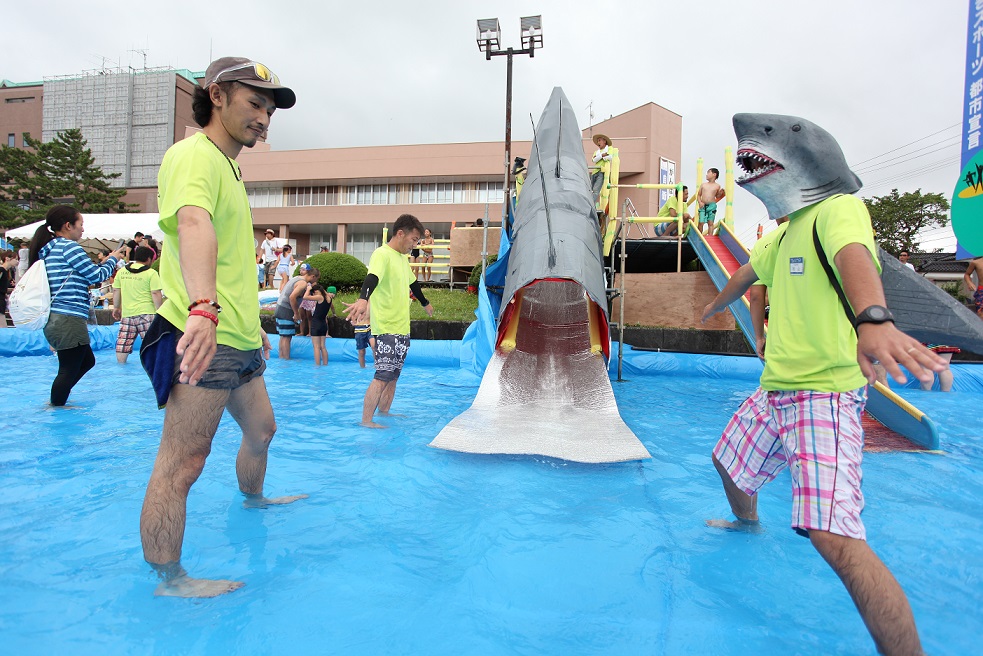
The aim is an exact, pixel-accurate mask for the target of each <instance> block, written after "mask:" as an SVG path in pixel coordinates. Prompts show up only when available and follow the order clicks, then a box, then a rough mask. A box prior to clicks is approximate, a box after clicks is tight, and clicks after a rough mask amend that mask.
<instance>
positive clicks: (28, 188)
mask: <svg viewBox="0 0 983 656" xmlns="http://www.w3.org/2000/svg"><path fill="white" fill-rule="evenodd" d="M39 166H40V158H39V157H38V156H37V154H36V153H34V152H32V151H29V150H23V149H21V148H9V147H7V146H0V226H2V227H4V228H14V227H17V226H19V225H24V224H27V223H32V222H34V221H38V220H40V219H43V218H44V213H45V211H47V208H48V207H50V206H51V205H53V204H54V200H53V196H52V194H51V185H50V184H49V180H48V178H47V177H45V175H44V174H43V172H42V171H41V170H40V168H39Z"/></svg>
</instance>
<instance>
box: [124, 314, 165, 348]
mask: <svg viewBox="0 0 983 656" xmlns="http://www.w3.org/2000/svg"><path fill="white" fill-rule="evenodd" d="M156 316H157V315H156V314H134V315H133V316H132V317H123V318H122V319H120V320H119V335H117V337H116V352H117V353H132V352H133V342H134V341H136V338H137V336H140V337H143V336H144V335H146V334H147V329H148V328H150V324H152V323H153V322H154V317H156Z"/></svg>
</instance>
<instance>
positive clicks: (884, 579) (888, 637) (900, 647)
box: [809, 531, 922, 654]
mask: <svg viewBox="0 0 983 656" xmlns="http://www.w3.org/2000/svg"><path fill="white" fill-rule="evenodd" d="M809 539H810V540H811V541H812V545H813V546H814V547H815V548H816V551H818V552H819V555H821V556H822V557H823V559H824V560H825V561H826V562H827V563H828V564H829V566H830V567H832V568H833V571H834V572H836V575H837V576H839V577H840V580H841V581H843V585H845V586H846V589H847V592H849V593H850V597H851V598H852V599H853V603H854V604H855V605H856V606H857V610H859V611H860V616H861V617H862V618H863V621H864V624H866V625H867V630H868V631H870V635H871V637H872V638H873V639H874V643H875V644H876V645H877V651H878V652H879V653H882V654H921V653H922V647H921V642H920V641H919V638H918V629H917V628H915V618H914V617H913V616H912V614H911V607H910V606H909V605H908V598H907V597H906V596H905V593H904V591H903V590H902V589H901V586H900V585H898V582H897V581H896V580H895V578H894V576H893V575H892V574H891V572H890V570H888V568H887V567H886V566H885V565H884V563H882V562H881V560H880V558H878V557H877V555H876V554H874V552H873V551H871V549H870V547H869V546H868V545H867V543H866V542H865V541H863V540H856V539H854V538H848V537H844V536H842V535H836V534H834V533H829V532H827V531H809Z"/></svg>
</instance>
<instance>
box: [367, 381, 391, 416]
mask: <svg viewBox="0 0 983 656" xmlns="http://www.w3.org/2000/svg"><path fill="white" fill-rule="evenodd" d="M387 385H388V383H384V382H383V381H381V380H376V379H375V378H373V379H372V382H371V383H370V384H369V389H367V390H365V400H364V401H362V425H363V426H367V427H368V428H385V426H382V425H381V424H377V423H375V422H374V421H372V417H373V415H375V410H376V408H378V407H379V399H380V398H382V392H383V391H384V390H385V389H386V386H387Z"/></svg>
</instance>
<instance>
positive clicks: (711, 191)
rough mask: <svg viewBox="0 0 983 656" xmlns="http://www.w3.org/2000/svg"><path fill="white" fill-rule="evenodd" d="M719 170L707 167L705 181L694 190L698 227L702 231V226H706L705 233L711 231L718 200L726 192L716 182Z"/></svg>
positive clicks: (715, 218)
mask: <svg viewBox="0 0 983 656" xmlns="http://www.w3.org/2000/svg"><path fill="white" fill-rule="evenodd" d="M718 177H720V171H718V170H717V169H709V170H708V171H707V181H706V182H704V183H703V184H701V185H700V188H699V189H698V190H697V192H696V202H697V205H698V207H699V221H700V223H699V229H700V232H703V226H704V225H706V226H707V231H706V234H708V235H709V234H712V233H713V222H714V221H716V220H717V203H718V202H720V201H721V200H722V199H723V197H724V196H726V195H727V194H726V192H724V190H723V188H722V187H721V186H720V185H718V184H717V178H718Z"/></svg>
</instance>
